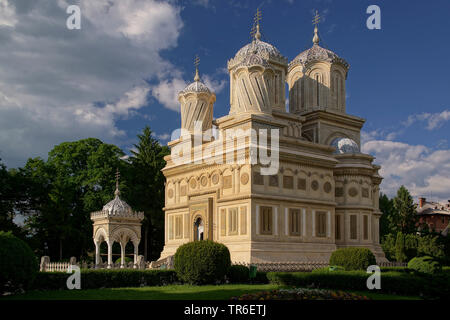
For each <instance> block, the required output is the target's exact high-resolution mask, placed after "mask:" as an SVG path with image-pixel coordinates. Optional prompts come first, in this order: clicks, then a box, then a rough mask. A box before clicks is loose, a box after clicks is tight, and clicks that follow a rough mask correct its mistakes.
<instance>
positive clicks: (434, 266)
mask: <svg viewBox="0 0 450 320" xmlns="http://www.w3.org/2000/svg"><path fill="white" fill-rule="evenodd" d="M408 268H409V269H412V270H415V271H417V272H420V273H427V274H435V273H438V272H441V271H442V267H441V265H440V264H439V262H437V261H435V260H433V258H432V257H429V256H424V257H416V258H413V259H412V260H411V261H410V262H408Z"/></svg>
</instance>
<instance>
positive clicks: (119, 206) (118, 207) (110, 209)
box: [91, 170, 144, 221]
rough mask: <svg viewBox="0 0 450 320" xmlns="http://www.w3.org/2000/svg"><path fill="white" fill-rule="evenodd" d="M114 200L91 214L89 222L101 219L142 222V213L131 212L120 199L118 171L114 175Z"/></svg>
mask: <svg viewBox="0 0 450 320" xmlns="http://www.w3.org/2000/svg"><path fill="white" fill-rule="evenodd" d="M114 195H115V197H114V199H112V200H111V201H110V202H108V203H107V204H105V205H104V206H103V209H102V210H101V211H96V212H92V213H91V220H93V221H96V220H101V219H105V218H108V219H113V220H114V219H115V218H116V217H117V218H121V219H123V218H126V219H131V220H139V221H140V220H142V219H144V213H143V212H137V211H133V209H131V207H130V206H129V205H128V203H126V202H125V201H123V200H122V199H120V190H119V170H117V173H116V191H115V192H114Z"/></svg>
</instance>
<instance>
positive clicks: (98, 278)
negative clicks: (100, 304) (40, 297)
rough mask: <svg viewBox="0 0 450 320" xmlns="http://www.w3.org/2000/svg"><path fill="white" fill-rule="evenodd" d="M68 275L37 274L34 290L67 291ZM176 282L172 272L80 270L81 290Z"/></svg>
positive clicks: (160, 284) (62, 273) (53, 273)
mask: <svg viewBox="0 0 450 320" xmlns="http://www.w3.org/2000/svg"><path fill="white" fill-rule="evenodd" d="M69 276H70V275H69V274H68V273H64V272H39V273H38V274H37V276H36V280H35V281H34V283H33V289H34V290H67V286H66V281H67V278H68V277H69ZM176 282H178V279H177V276H176V273H175V271H173V270H130V269H121V270H86V269H82V270H81V289H99V288H123V287H142V286H164V285H168V284H174V283H176Z"/></svg>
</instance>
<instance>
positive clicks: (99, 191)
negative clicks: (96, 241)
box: [22, 138, 127, 259]
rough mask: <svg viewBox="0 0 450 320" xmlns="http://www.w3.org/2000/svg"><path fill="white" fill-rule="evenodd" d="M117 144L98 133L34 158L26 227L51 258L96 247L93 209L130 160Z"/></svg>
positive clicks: (102, 201) (27, 173)
mask: <svg viewBox="0 0 450 320" xmlns="http://www.w3.org/2000/svg"><path fill="white" fill-rule="evenodd" d="M123 155H124V153H123V151H122V150H120V149H119V148H118V147H116V146H114V145H110V144H105V143H103V142H102V141H100V140H98V139H94V138H89V139H83V140H79V141H75V142H64V143H61V144H59V145H57V146H55V147H54V148H53V149H52V150H51V151H50V152H49V157H48V160H47V161H44V160H42V159H39V158H37V159H29V160H28V162H27V164H26V166H25V168H24V169H23V170H22V174H23V175H24V177H25V178H26V179H27V180H28V182H29V185H30V187H28V188H27V190H26V191H27V192H28V195H27V198H28V202H27V206H26V208H23V211H24V212H26V213H27V215H28V219H27V221H26V227H27V228H28V229H29V230H30V231H31V232H32V234H33V235H34V238H35V239H36V240H37V242H38V243H39V246H40V248H41V250H42V251H43V252H45V253H46V254H47V255H50V257H51V258H52V259H63V258H68V257H70V256H77V257H80V256H82V257H83V256H86V254H87V252H88V251H89V250H92V248H93V242H92V222H91V220H90V212H92V211H96V210H99V209H101V208H102V206H103V205H104V204H105V203H106V202H107V201H109V200H111V198H112V197H113V196H114V185H115V171H116V169H117V168H119V169H123V168H124V167H125V166H126V165H127V164H126V163H125V162H123V161H120V159H119V158H120V157H122V156H123Z"/></svg>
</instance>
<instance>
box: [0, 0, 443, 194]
mask: <svg viewBox="0 0 450 320" xmlns="http://www.w3.org/2000/svg"><path fill="white" fill-rule="evenodd" d="M72 4H76V5H79V6H80V8H81V30H68V29H67V27H66V20H67V18H68V16H69V15H68V14H67V13H66V9H67V7H68V6H69V5H72ZM370 4H378V5H379V6H380V7H381V17H382V20H381V28H382V29H381V30H368V29H367V28H366V19H367V17H368V14H366V8H367V6H368V5H370ZM258 6H260V7H261V8H262V11H263V21H262V33H263V39H264V40H265V41H268V42H271V43H272V44H274V45H275V46H277V48H278V49H279V50H280V51H281V52H282V53H283V54H284V55H285V56H286V57H288V58H289V59H293V58H294V57H295V56H296V55H297V54H298V53H300V52H301V51H303V50H305V49H307V48H308V47H310V46H311V38H312V29H313V28H312V25H311V19H312V12H313V11H314V10H315V9H317V10H319V12H320V13H321V14H322V17H323V19H322V23H321V25H320V27H319V28H320V33H321V35H322V40H323V42H322V45H323V46H326V47H328V48H329V49H332V50H333V51H335V52H336V53H338V54H339V55H341V56H342V57H344V58H345V59H346V60H347V61H348V62H349V63H350V65H351V68H350V72H349V76H348V80H347V112H348V113H350V114H353V115H357V116H360V117H363V118H365V119H367V122H366V124H365V126H364V129H363V130H364V131H363V133H362V150H363V151H364V152H366V153H370V154H372V155H374V156H375V157H376V162H377V163H378V164H380V165H382V170H381V174H382V175H383V176H384V181H383V184H382V189H383V191H384V192H385V193H387V194H389V195H393V194H394V193H395V191H396V189H397V188H398V187H399V186H400V185H401V184H404V185H406V186H407V187H408V188H409V189H410V191H411V192H412V193H413V194H414V195H415V196H419V195H422V196H426V197H428V198H430V197H433V199H435V200H437V199H440V200H444V199H449V198H450V149H449V139H450V77H449V76H448V74H449V71H450V59H448V57H447V55H448V54H449V52H450V43H449V41H448V39H449V32H450V19H448V12H450V3H449V2H448V1H446V0H442V1H438V0H435V1H414V2H413V1H406V0H398V1H363V0H352V1H345V2H343V1H336V0H334V1H333V0H302V1H297V0H278V1H275V0H273V1H267V0H266V1H263V0H259V1H250V0H241V1H238V0H228V1H225V0H192V1H175V0H173V1H166V2H163V1H154V0H34V1H30V0H0V43H1V46H0V158H2V161H3V162H4V163H5V164H6V165H7V166H8V167H17V166H22V165H24V163H25V162H26V160H27V159H28V158H29V157H36V156H41V157H43V158H46V156H47V153H48V151H49V150H51V148H52V147H53V146H54V145H55V144H59V143H61V142H64V141H73V140H78V139H82V138H87V137H97V138H100V139H102V140H103V141H105V142H108V143H114V144H117V145H119V146H120V147H122V148H123V150H124V151H125V152H128V151H129V149H130V148H131V146H132V144H133V143H134V142H135V141H136V134H137V133H139V132H140V131H141V130H142V128H143V127H144V126H145V125H146V124H148V125H150V127H151V128H152V130H153V131H154V132H155V135H156V137H157V138H158V139H160V141H161V142H163V143H167V141H168V139H169V137H170V134H171V132H172V131H173V130H174V129H176V128H178V127H179V123H180V117H179V106H178V103H177V100H176V95H177V93H178V91H179V90H181V89H183V87H184V86H185V85H186V84H187V83H188V82H190V81H192V78H193V74H194V68H193V65H192V61H193V57H194V55H195V54H198V55H199V56H200V58H201V65H200V72H201V76H202V78H203V80H204V81H205V82H206V83H207V84H208V86H210V87H211V88H212V89H213V90H214V91H215V92H216V95H217V102H216V104H215V110H214V116H215V117H216V118H217V117H220V116H223V115H226V114H227V113H228V109H229V98H228V95H229V89H228V86H229V81H228V74H227V71H226V62H227V59H229V58H231V57H233V55H234V54H235V52H236V51H237V50H238V49H239V48H241V47H242V46H244V45H245V44H246V43H248V42H249V40H250V38H249V31H250V27H251V25H252V17H253V15H254V12H255V10H256V8H257V7H258Z"/></svg>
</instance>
